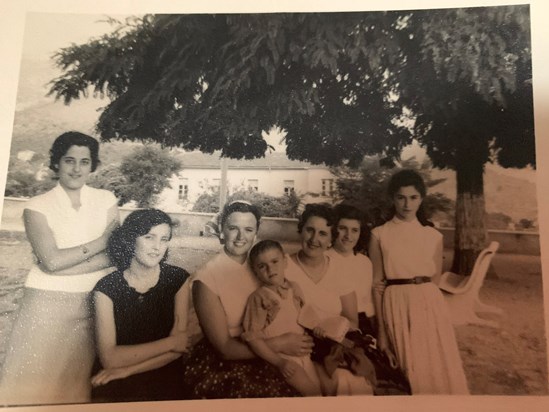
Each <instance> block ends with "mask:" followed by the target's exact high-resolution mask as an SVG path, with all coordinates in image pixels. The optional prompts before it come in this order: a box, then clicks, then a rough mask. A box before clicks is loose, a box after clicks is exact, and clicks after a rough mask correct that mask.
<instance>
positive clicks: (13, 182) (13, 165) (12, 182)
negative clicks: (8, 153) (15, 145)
mask: <svg viewBox="0 0 549 412" xmlns="http://www.w3.org/2000/svg"><path fill="white" fill-rule="evenodd" d="M35 157H36V158H33V159H32V160H31V161H30V162H26V161H22V160H19V159H17V158H15V157H13V158H12V159H10V162H9V167H8V175H7V179H6V189H5V191H4V196H11V197H33V196H36V195H39V194H41V193H44V192H47V191H48V190H50V189H52V188H53V187H54V186H55V185H56V184H57V181H56V180H54V179H53V177H54V175H53V173H52V172H51V171H50V170H49V169H48V171H47V172H46V171H45V170H44V169H43V164H42V162H41V160H42V157H38V156H35ZM42 172H44V173H43V174H44V176H43V177H42V178H41V179H37V175H39V174H41V173H42Z"/></svg>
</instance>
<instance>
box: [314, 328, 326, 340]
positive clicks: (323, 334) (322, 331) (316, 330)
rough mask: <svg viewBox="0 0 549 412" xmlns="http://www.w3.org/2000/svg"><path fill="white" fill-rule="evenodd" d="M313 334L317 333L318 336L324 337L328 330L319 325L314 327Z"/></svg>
mask: <svg viewBox="0 0 549 412" xmlns="http://www.w3.org/2000/svg"><path fill="white" fill-rule="evenodd" d="M313 335H315V336H316V337H317V338H320V339H323V338H325V337H326V331H325V330H324V329H322V328H320V327H318V326H317V327H316V328H314V329H313Z"/></svg>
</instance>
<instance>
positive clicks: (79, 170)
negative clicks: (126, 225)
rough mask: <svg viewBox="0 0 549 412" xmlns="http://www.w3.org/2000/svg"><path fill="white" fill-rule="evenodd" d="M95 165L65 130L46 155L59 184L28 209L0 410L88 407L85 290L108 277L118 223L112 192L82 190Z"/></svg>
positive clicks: (95, 149) (79, 139) (94, 148)
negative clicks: (28, 262) (27, 252)
mask: <svg viewBox="0 0 549 412" xmlns="http://www.w3.org/2000/svg"><path fill="white" fill-rule="evenodd" d="M98 164H99V144H98V142H97V141H96V140H95V139H93V138H92V137H90V136H88V135H85V134H82V133H78V132H67V133H63V134H62V135H60V136H59V137H58V138H57V139H56V140H55V141H54V143H53V146H52V148H51V150H50V169H52V170H53V171H54V172H55V173H56V175H57V178H58V180H59V182H58V184H57V186H56V187H55V188H53V189H52V190H50V191H49V192H47V193H44V194H41V195H38V196H36V197H34V198H32V199H31V200H29V202H28V203H27V204H26V205H25V210H24V214H23V217H24V222H25V231H26V234H27V238H28V240H29V242H30V244H31V246H32V250H33V253H34V255H35V264H34V265H33V266H32V268H31V270H30V272H29V274H28V277H27V280H26V283H25V290H24V296H23V298H22V300H21V304H20V310H19V314H18V317H17V319H16V321H15V324H14V327H13V330H12V335H11V340H10V342H9V345H8V347H7V354H6V359H5V362H4V366H3V371H2V377H1V380H0V404H3V405H21V404H50V403H81V402H88V401H89V400H90V394H91V384H90V373H91V368H92V363H93V359H94V346H93V335H92V332H93V324H92V317H91V308H90V291H91V290H92V289H93V287H94V285H95V283H96V282H97V281H98V280H99V279H101V278H102V277H103V276H105V275H106V274H107V273H109V267H110V266H111V265H110V262H109V260H108V258H107V255H106V254H105V248H106V245H107V241H108V238H109V236H110V233H111V232H112V230H113V229H114V228H115V227H116V226H117V225H118V222H119V218H118V207H117V201H116V198H115V197H114V195H113V194H112V193H111V192H108V191H106V190H100V189H94V188H91V187H89V186H87V185H86V180H87V178H88V176H89V174H90V173H91V172H93V171H95V169H96V168H97V166H98Z"/></svg>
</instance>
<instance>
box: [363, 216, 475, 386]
mask: <svg viewBox="0 0 549 412" xmlns="http://www.w3.org/2000/svg"><path fill="white" fill-rule="evenodd" d="M372 236H373V237H374V238H375V239H376V240H377V241H378V242H379V245H380V248H381V253H382V256H383V269H384V272H385V277H386V278H387V279H409V278H413V277H416V276H428V277H432V276H433V275H435V272H436V270H437V267H436V266H437V265H436V261H435V260H436V259H435V255H436V253H437V250H439V248H440V247H441V242H442V234H441V233H440V232H438V231H437V230H436V229H434V228H432V227H429V226H422V225H421V224H420V223H419V221H417V220H415V221H412V222H405V221H403V220H400V219H398V218H396V217H395V218H393V219H392V220H390V221H389V222H387V223H385V224H384V225H382V226H379V227H376V228H375V229H374V230H372ZM383 315H384V316H383V319H384V321H385V327H386V330H387V333H388V336H389V339H390V341H391V344H392V345H393V349H394V351H395V355H396V357H397V359H398V362H399V364H400V367H401V368H402V369H403V371H404V372H405V373H406V375H407V376H408V379H409V381H410V386H411V388H412V394H414V395H415V394H467V393H468V389H467V381H466V379H465V373H464V371H463V365H462V362H461V358H460V355H459V349H458V346H457V342H456V337H455V333H454V328H453V325H452V322H451V319H450V316H449V313H448V308H447V307H446V302H445V301H444V297H443V296H442V293H441V292H440V290H439V289H438V287H437V286H436V285H435V284H434V283H431V282H429V283H423V284H419V285H416V284H404V285H391V286H388V287H387V288H386V289H385V292H384V295H383Z"/></svg>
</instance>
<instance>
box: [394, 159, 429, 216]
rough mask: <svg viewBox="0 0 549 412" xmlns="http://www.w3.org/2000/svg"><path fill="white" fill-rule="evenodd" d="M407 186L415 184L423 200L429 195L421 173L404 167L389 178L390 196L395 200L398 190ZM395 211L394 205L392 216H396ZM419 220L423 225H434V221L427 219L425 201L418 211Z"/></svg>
mask: <svg viewBox="0 0 549 412" xmlns="http://www.w3.org/2000/svg"><path fill="white" fill-rule="evenodd" d="M406 186H413V187H414V188H415V189H416V190H417V191H418V192H419V194H420V195H421V198H422V200H423V199H425V196H427V186H426V185H425V182H424V181H423V178H422V177H421V175H420V174H419V173H418V172H416V171H415V170H410V169H403V170H400V171H398V172H396V173H395V174H394V175H393V176H391V179H390V180H389V184H388V186H387V194H388V195H389V198H390V199H391V200H393V199H394V197H395V194H396V192H398V190H399V189H400V188H401V187H406ZM395 213H396V210H395V208H394V206H393V210H392V213H391V218H393V217H394V215H395ZM417 220H418V221H419V223H421V224H422V225H423V226H434V224H433V222H431V221H430V220H429V219H427V214H426V213H425V208H424V207H423V202H421V205H420V206H419V209H418V211H417Z"/></svg>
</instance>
